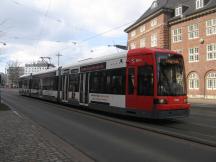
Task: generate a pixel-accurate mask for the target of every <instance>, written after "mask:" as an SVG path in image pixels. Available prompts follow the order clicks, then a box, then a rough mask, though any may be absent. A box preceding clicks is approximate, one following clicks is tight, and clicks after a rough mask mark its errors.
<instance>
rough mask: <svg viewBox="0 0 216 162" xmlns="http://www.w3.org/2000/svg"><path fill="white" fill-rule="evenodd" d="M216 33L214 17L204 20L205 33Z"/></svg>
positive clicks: (208, 34)
mask: <svg viewBox="0 0 216 162" xmlns="http://www.w3.org/2000/svg"><path fill="white" fill-rule="evenodd" d="M215 34H216V19H210V20H207V21H206V35H207V36H210V35H215Z"/></svg>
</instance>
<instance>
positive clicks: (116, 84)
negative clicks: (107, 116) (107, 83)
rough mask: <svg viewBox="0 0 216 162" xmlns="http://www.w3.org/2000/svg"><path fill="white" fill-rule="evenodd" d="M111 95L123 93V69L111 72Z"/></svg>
mask: <svg viewBox="0 0 216 162" xmlns="http://www.w3.org/2000/svg"><path fill="white" fill-rule="evenodd" d="M111 78H112V79H111V93H112V94H124V93H125V69H115V70H112V71H111Z"/></svg>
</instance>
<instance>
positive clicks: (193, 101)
mask: <svg viewBox="0 0 216 162" xmlns="http://www.w3.org/2000/svg"><path fill="white" fill-rule="evenodd" d="M188 102H189V103H191V104H209V105H216V100H215V99H203V98H189V99H188ZM215 108H216V107H215Z"/></svg>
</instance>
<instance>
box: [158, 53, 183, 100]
mask: <svg viewBox="0 0 216 162" xmlns="http://www.w3.org/2000/svg"><path fill="white" fill-rule="evenodd" d="M156 60H157V79H158V96H185V95H186V83H185V70H184V60H183V57H182V56H181V55H175V54H165V53H157V54H156Z"/></svg>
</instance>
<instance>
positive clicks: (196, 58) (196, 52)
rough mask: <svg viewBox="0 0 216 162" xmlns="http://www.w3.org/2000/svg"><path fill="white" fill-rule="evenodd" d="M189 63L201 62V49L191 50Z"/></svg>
mask: <svg viewBox="0 0 216 162" xmlns="http://www.w3.org/2000/svg"><path fill="white" fill-rule="evenodd" d="M188 53H189V55H188V56H189V58H188V60H189V62H199V48H198V47H194V48H189V51H188Z"/></svg>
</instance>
